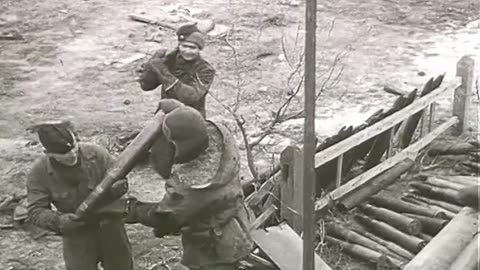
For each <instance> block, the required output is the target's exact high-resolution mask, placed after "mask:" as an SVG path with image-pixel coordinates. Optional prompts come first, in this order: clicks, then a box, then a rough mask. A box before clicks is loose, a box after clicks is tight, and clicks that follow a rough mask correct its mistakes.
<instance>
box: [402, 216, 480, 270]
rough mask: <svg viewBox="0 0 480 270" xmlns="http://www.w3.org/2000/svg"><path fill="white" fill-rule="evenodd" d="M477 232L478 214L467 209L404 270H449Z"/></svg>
mask: <svg viewBox="0 0 480 270" xmlns="http://www.w3.org/2000/svg"><path fill="white" fill-rule="evenodd" d="M477 230H478V212H477V211H476V210H474V209H472V208H468V207H465V208H464V209H462V210H461V211H460V213H458V215H456V216H455V218H453V219H452V220H451V221H450V222H449V223H448V224H447V226H445V228H443V229H442V230H441V231H440V233H438V234H437V235H436V236H435V237H434V238H433V239H432V241H430V243H428V245H427V246H426V247H424V248H423V249H422V251H420V253H418V254H417V256H415V257H414V258H413V260H411V261H410V262H409V263H408V264H407V265H406V266H405V268H403V269H404V270H417V269H422V270H438V269H448V266H450V264H452V263H453V262H454V261H455V259H456V258H457V257H458V255H459V254H460V253H461V252H462V250H464V249H465V247H466V246H467V245H468V244H469V243H470V241H471V240H472V239H473V238H474V236H475V235H476V234H477ZM439 254H442V256H439ZM459 270H460V269H459Z"/></svg>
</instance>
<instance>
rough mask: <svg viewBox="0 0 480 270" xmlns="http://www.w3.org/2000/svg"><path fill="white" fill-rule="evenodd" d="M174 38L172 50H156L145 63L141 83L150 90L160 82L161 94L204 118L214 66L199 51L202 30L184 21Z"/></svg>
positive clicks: (202, 36) (202, 45)
mask: <svg viewBox="0 0 480 270" xmlns="http://www.w3.org/2000/svg"><path fill="white" fill-rule="evenodd" d="M177 38H178V46H177V48H176V49H175V50H173V51H172V52H170V53H167V51H166V50H159V51H157V52H156V53H155V54H154V56H153V57H152V58H151V59H150V60H149V61H148V62H147V63H146V64H145V68H144V70H143V73H142V76H141V78H140V80H139V82H140V86H141V87H142V89H143V90H145V91H150V90H153V89H155V88H157V87H158V86H159V85H162V88H161V89H162V92H161V95H162V98H173V99H176V100H179V101H181V102H182V103H184V104H186V105H188V106H191V107H193V108H195V109H197V110H198V111H199V112H200V113H201V114H202V115H203V117H204V118H205V115H206V112H205V97H206V95H207V92H208V90H209V88H210V85H211V84H212V82H213V78H214V76H215V69H214V68H213V67H212V66H211V65H210V64H209V63H208V62H207V61H206V60H204V59H203V58H202V57H201V55H200V52H201V50H202V49H203V48H204V47H205V38H204V34H203V33H202V32H201V31H200V30H199V29H198V27H197V25H184V26H182V27H180V28H179V29H178V30H177Z"/></svg>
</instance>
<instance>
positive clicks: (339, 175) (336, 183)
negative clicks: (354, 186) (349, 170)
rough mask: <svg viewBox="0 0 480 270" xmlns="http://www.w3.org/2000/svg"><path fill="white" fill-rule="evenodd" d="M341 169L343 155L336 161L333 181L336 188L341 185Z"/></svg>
mask: <svg viewBox="0 0 480 270" xmlns="http://www.w3.org/2000/svg"><path fill="white" fill-rule="evenodd" d="M342 169H343V155H340V156H339V157H338V159H337V176H336V179H335V187H336V188H338V187H339V186H341V185H342Z"/></svg>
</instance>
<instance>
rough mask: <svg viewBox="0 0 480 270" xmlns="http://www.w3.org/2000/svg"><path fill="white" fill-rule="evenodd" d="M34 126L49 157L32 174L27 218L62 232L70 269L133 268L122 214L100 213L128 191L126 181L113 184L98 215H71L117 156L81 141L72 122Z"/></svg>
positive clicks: (28, 189) (66, 259) (124, 269)
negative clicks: (98, 267)
mask: <svg viewBox="0 0 480 270" xmlns="http://www.w3.org/2000/svg"><path fill="white" fill-rule="evenodd" d="M33 130H34V131H37V133H38V137H39V139H40V142H41V144H42V145H43V147H44V148H45V155H44V156H42V157H40V158H39V159H38V160H37V161H36V163H35V164H34V166H33V168H32V169H31V171H30V174H29V175H28V180H27V196H28V219H29V221H30V222H31V223H33V224H34V225H37V226H39V227H42V228H45V229H48V230H51V231H54V232H57V233H59V234H61V235H62V239H63V257H64V260H65V265H66V268H67V270H97V266H98V264H99V263H101V264H102V266H103V269H105V270H131V269H133V261H132V257H131V253H130V243H129V240H128V237H127V234H126V232H125V227H124V222H123V220H122V218H123V217H122V216H120V215H119V216H116V215H112V214H110V213H104V212H102V211H101V209H102V208H103V209H106V208H108V207H109V205H110V203H112V202H117V201H118V199H119V198H120V197H121V196H122V195H123V194H124V193H125V192H126V191H127V189H128V183H127V181H126V180H125V179H122V180H119V181H117V182H116V183H115V184H114V185H113V186H112V188H111V189H110V190H109V192H107V195H106V196H105V198H104V200H103V201H102V202H100V203H99V207H100V208H98V209H97V210H98V211H97V212H96V213H93V214H91V215H89V216H87V218H85V219H82V220H78V219H76V216H75V214H73V213H74V212H75V210H76V209H77V207H78V206H79V205H80V204H81V203H82V201H83V200H84V199H85V198H86V197H87V196H88V195H89V193H90V192H91V191H92V190H93V189H94V188H95V186H96V185H97V184H98V183H99V182H100V181H101V180H102V179H103V178H104V176H105V174H106V173H107V169H108V168H109V167H110V166H111V165H112V163H113V158H112V157H111V156H110V155H109V154H108V152H107V151H106V150H105V149H103V148H101V147H99V146H96V145H93V144H86V143H79V142H77V139H76V136H75V135H74V134H73V131H72V130H73V129H72V128H71V126H70V125H69V123H65V122H55V123H45V124H41V125H37V126H35V127H34V128H33ZM51 205H54V206H55V207H56V209H57V211H53V210H52V208H51Z"/></svg>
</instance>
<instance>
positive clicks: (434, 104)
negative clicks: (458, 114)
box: [428, 102, 437, 132]
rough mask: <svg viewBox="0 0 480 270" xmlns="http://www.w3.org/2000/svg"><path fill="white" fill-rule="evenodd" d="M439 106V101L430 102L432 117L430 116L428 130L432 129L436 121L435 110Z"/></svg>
mask: <svg viewBox="0 0 480 270" xmlns="http://www.w3.org/2000/svg"><path fill="white" fill-rule="evenodd" d="M436 108H437V103H435V102H434V103H432V104H430V117H429V118H428V132H430V131H432V129H433V123H434V122H435V111H436Z"/></svg>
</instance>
